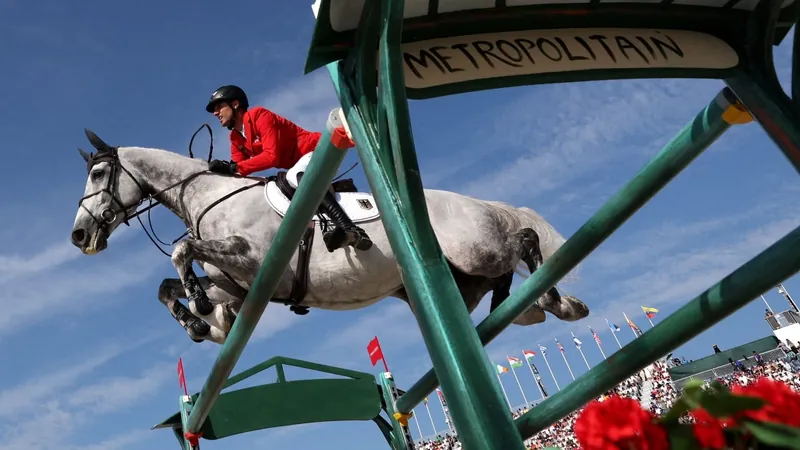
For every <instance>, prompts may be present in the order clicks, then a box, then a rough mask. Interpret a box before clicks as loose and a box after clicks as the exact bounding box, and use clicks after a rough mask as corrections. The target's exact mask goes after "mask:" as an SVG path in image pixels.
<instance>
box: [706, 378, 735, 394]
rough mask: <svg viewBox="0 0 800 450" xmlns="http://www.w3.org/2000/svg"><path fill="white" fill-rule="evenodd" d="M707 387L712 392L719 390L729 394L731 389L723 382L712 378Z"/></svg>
mask: <svg viewBox="0 0 800 450" xmlns="http://www.w3.org/2000/svg"><path fill="white" fill-rule="evenodd" d="M709 389H710V390H712V391H714V392H719V393H724V394H729V393H730V392H731V390H730V389H728V386H725V385H724V384H722V383H720V382H719V381H717V380H714V381H712V382H711V383H710V385H709Z"/></svg>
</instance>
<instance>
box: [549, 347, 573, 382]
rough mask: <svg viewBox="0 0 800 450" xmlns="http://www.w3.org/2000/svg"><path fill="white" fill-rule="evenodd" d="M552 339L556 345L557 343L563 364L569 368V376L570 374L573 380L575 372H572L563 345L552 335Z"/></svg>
mask: <svg viewBox="0 0 800 450" xmlns="http://www.w3.org/2000/svg"><path fill="white" fill-rule="evenodd" d="M553 339H555V340H556V345H558V351H560V352H561V357H562V358H564V364H566V365H567V370H569V374H570V376H572V381H575V374H574V373H572V367H570V366H569V361H567V354H566V353H564V347H563V346H562V345H561V343H560V342H558V338H557V337H554V338H553Z"/></svg>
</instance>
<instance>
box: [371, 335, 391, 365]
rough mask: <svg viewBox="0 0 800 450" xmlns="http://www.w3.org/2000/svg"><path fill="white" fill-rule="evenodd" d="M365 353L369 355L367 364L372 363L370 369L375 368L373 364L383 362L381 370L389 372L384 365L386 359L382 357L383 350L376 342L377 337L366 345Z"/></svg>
mask: <svg viewBox="0 0 800 450" xmlns="http://www.w3.org/2000/svg"><path fill="white" fill-rule="evenodd" d="M367 353H369V362H371V363H372V367H375V364H378V361H383V368H384V369H386V371H387V372H388V371H389V366H388V365H387V364H386V358H384V357H383V349H381V343H380V342H379V341H378V336H375V337H374V338H373V339H372V340H371V341H369V344H367Z"/></svg>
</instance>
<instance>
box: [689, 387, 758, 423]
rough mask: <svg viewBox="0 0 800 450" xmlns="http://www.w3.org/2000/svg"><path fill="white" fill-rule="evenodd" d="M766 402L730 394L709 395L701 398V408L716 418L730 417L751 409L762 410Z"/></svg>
mask: <svg viewBox="0 0 800 450" xmlns="http://www.w3.org/2000/svg"><path fill="white" fill-rule="evenodd" d="M764 403H766V402H765V401H764V400H762V399H760V398H757V397H744V396H742V397H740V396H736V395H730V394H721V393H711V392H709V393H707V394H706V395H704V396H702V397H701V398H700V406H702V407H703V408H704V409H705V410H706V411H708V412H709V414H711V415H712V416H714V417H717V418H719V417H730V416H732V415H734V414H736V413H739V412H742V411H746V410H749V409H758V408H761V407H762V406H763V405H764Z"/></svg>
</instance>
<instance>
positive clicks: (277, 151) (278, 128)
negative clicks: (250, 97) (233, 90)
mask: <svg viewBox="0 0 800 450" xmlns="http://www.w3.org/2000/svg"><path fill="white" fill-rule="evenodd" d="M244 133H245V136H246V138H245V136H242V134H241V133H239V132H238V131H236V130H233V131H231V135H230V140H231V159H232V160H233V162H235V163H236V167H237V169H238V172H239V173H240V174H242V175H249V174H251V173H253V172H258V171H261V170H266V169H273V168H277V169H290V168H291V167H292V166H294V165H295V164H296V163H297V161H298V160H299V159H300V158H301V157H302V156H303V155H305V154H307V153H310V152H312V151H314V149H315V148H316V147H317V142H318V141H319V139H320V136H321V135H322V134H321V133H318V132H311V131H307V130H304V129H303V128H301V127H299V126H297V125H295V124H294V123H292V122H291V121H290V120H288V119H286V118H284V117H281V116H279V115H277V114H275V113H273V112H272V111H270V110H268V109H266V108H262V107H260V106H255V107H253V108H250V109H248V110H247V112H245V113H244Z"/></svg>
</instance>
